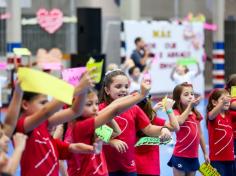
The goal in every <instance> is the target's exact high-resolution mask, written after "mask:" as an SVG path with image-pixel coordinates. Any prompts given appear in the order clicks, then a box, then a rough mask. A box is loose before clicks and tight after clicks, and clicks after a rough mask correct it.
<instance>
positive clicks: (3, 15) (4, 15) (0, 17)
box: [0, 12, 11, 20]
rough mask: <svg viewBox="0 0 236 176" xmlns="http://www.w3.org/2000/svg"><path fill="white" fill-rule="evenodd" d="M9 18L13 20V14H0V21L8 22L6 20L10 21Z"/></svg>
mask: <svg viewBox="0 0 236 176" xmlns="http://www.w3.org/2000/svg"><path fill="white" fill-rule="evenodd" d="M9 18H11V14H10V13H8V12H6V13H3V14H0V20H6V19H9Z"/></svg>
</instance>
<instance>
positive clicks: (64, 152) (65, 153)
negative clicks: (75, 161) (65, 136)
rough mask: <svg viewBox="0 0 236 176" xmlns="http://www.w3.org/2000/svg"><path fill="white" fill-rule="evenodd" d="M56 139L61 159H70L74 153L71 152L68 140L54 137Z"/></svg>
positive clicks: (55, 142)
mask: <svg viewBox="0 0 236 176" xmlns="http://www.w3.org/2000/svg"><path fill="white" fill-rule="evenodd" d="M53 140H54V144H55V145H56V148H57V150H58V155H59V156H58V158H59V159H60V160H65V159H69V158H70V157H71V155H72V153H71V152H69V145H70V144H68V143H66V142H63V141H61V140H59V139H53Z"/></svg>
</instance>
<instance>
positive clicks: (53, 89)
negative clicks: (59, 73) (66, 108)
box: [18, 67, 75, 105]
mask: <svg viewBox="0 0 236 176" xmlns="http://www.w3.org/2000/svg"><path fill="white" fill-rule="evenodd" d="M18 78H19V80H20V81H21V88H22V89H23V90H24V91H29V92H36V93H42V94H45V95H49V96H52V97H54V98H56V99H58V100H60V101H62V102H65V103H67V104H69V105H71V104H72V99H73V95H74V89H75V88H74V87H73V86H72V85H70V84H68V83H66V82H65V81H63V80H60V79H58V78H56V77H54V76H51V75H49V74H47V73H45V72H42V71H38V70H34V69H30V68H25V67H20V68H19V69H18Z"/></svg>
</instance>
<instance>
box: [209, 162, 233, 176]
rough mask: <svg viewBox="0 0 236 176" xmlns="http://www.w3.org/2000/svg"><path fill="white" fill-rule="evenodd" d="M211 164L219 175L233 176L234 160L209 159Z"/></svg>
mask: <svg viewBox="0 0 236 176" xmlns="http://www.w3.org/2000/svg"><path fill="white" fill-rule="evenodd" d="M211 165H212V166H213V167H214V168H216V169H217V171H218V172H219V174H220V175H221V176H235V175H234V161H211Z"/></svg>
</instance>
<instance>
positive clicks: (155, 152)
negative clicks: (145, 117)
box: [135, 117, 165, 175]
mask: <svg viewBox="0 0 236 176" xmlns="http://www.w3.org/2000/svg"><path fill="white" fill-rule="evenodd" d="M152 124H154V125H159V126H164V125H165V120H164V119H161V118H159V117H155V118H154V119H153V121H152ZM139 139H140V137H138V136H137V141H138V140H139ZM135 162H136V167H137V173H138V174H148V175H160V157H159V146H158V145H149V146H148V145H143V146H139V147H135Z"/></svg>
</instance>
